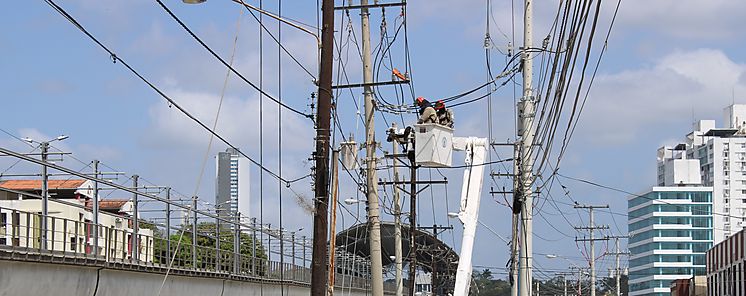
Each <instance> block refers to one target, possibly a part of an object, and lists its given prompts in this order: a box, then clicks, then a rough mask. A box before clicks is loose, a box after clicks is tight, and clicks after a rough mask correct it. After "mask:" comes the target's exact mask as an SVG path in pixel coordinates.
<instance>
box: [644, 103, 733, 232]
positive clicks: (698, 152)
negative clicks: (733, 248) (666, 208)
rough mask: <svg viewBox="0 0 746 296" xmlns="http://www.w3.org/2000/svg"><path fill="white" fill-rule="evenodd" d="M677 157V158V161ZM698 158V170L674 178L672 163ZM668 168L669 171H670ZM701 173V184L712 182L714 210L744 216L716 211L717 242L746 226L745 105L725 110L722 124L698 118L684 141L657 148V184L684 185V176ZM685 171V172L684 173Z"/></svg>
mask: <svg viewBox="0 0 746 296" xmlns="http://www.w3.org/2000/svg"><path fill="white" fill-rule="evenodd" d="M674 160H676V161H674ZM694 161H698V162H699V172H695V170H690V171H688V172H687V173H686V174H683V173H682V175H680V176H679V179H676V178H674V176H673V175H671V174H670V172H671V171H673V170H670V169H667V168H668V167H671V166H681V169H683V168H684V167H685V166H689V164H687V163H694ZM667 172H669V173H667ZM695 173H699V174H701V179H702V185H704V186H711V187H712V188H713V194H712V211H713V213H724V214H728V215H731V216H738V217H741V218H732V217H727V216H723V215H717V214H715V215H714V216H713V239H714V243H718V242H721V241H723V240H724V239H725V238H727V237H728V236H730V235H732V234H734V233H736V232H738V231H740V230H741V229H743V228H744V227H745V226H746V223H745V222H744V219H745V218H746V105H740V104H734V105H731V106H728V107H727V108H725V110H724V119H723V127H721V128H717V127H716V125H715V120H699V121H697V122H695V123H694V126H693V129H692V131H691V132H690V133H689V134H688V135H687V136H686V140H685V142H684V143H682V144H679V145H676V146H675V147H668V146H666V147H661V148H660V149H658V185H659V186H664V185H665V186H671V185H675V186H678V185H682V184H681V183H680V182H681V179H682V178H690V177H691V176H694V174H695ZM685 175H686V176H685Z"/></svg>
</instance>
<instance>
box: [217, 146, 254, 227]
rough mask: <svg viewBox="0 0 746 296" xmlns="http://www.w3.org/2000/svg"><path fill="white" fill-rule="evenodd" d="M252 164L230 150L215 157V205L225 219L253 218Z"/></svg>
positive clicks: (236, 152) (233, 150)
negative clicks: (236, 216)
mask: <svg viewBox="0 0 746 296" xmlns="http://www.w3.org/2000/svg"><path fill="white" fill-rule="evenodd" d="M250 166H251V164H250V163H249V160H248V159H246V158H245V157H243V156H242V155H241V154H240V153H239V152H238V151H237V150H235V149H233V148H228V149H226V150H225V152H218V155H216V156H215V205H216V207H217V208H216V210H218V214H219V215H221V216H223V217H235V215H236V213H241V217H251V216H250V214H251V175H250V174H251V170H250Z"/></svg>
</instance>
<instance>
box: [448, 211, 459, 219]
mask: <svg viewBox="0 0 746 296" xmlns="http://www.w3.org/2000/svg"><path fill="white" fill-rule="evenodd" d="M448 218H451V219H453V218H458V213H453V212H451V213H448Z"/></svg>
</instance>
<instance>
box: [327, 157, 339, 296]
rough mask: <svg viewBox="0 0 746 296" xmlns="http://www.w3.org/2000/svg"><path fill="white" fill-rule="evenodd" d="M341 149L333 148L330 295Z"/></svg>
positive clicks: (331, 289)
mask: <svg viewBox="0 0 746 296" xmlns="http://www.w3.org/2000/svg"><path fill="white" fill-rule="evenodd" d="M338 170H339V150H332V201H331V204H332V213H331V216H332V222H331V223H330V224H329V235H330V237H329V285H328V286H329V288H328V289H329V296H331V295H334V276H335V275H336V274H337V272H336V269H335V267H334V260H335V259H334V256H335V255H336V252H335V249H336V245H337V195H338V194H339V172H338Z"/></svg>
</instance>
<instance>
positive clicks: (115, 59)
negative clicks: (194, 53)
mask: <svg viewBox="0 0 746 296" xmlns="http://www.w3.org/2000/svg"><path fill="white" fill-rule="evenodd" d="M44 1H45V2H46V3H47V4H49V6H51V7H52V8H53V9H54V10H55V11H57V12H58V13H59V14H60V15H62V16H63V17H64V18H65V19H66V20H67V21H69V22H70V23H71V24H73V25H74V26H75V27H76V28H77V29H78V30H80V31H81V32H82V33H83V34H85V35H86V36H88V38H90V39H91V40H92V41H93V42H95V43H96V44H97V45H98V46H99V47H101V48H102V49H103V50H104V51H106V52H107V53H108V54H109V56H110V57H111V59H112V61H113V62H114V63H116V62H119V63H121V64H122V65H123V66H124V67H125V68H127V69H128V70H129V71H130V72H132V74H134V75H135V76H137V78H139V79H140V80H141V81H143V82H144V83H145V84H147V85H148V86H149V87H150V88H151V89H152V90H153V91H155V92H156V93H158V94H159V95H160V96H161V97H163V98H164V99H165V100H166V101H167V102H168V103H169V105H170V106H173V107H176V109H177V110H179V111H180V112H181V113H182V114H184V115H186V116H187V117H188V118H189V119H191V120H192V121H194V122H195V123H197V124H198V125H199V126H200V127H202V128H203V129H205V130H207V131H208V132H210V133H211V134H213V135H214V136H215V137H216V138H218V139H219V140H220V141H222V142H223V143H225V144H226V145H228V146H229V147H231V148H233V149H236V151H238V153H240V154H241V155H243V156H244V157H246V159H248V160H249V161H250V162H251V163H253V164H254V165H257V166H259V168H261V170H262V171H265V172H267V173H268V174H270V175H271V176H273V177H275V178H277V179H279V180H282V181H283V182H285V183H287V180H285V179H284V178H282V177H281V176H279V175H277V174H275V173H274V172H272V171H270V170H269V169H267V168H266V167H264V166H263V165H261V164H260V163H259V162H257V161H256V160H254V159H253V158H251V157H249V156H248V155H246V154H245V153H244V152H242V151H241V150H240V149H238V148H237V147H236V146H234V145H233V144H231V143H230V142H228V140H226V139H225V138H224V137H223V136H221V135H220V134H218V133H217V132H215V131H214V130H212V129H210V128H209V127H208V126H207V125H206V124H205V123H203V122H202V121H200V120H199V119H197V118H196V117H195V116H194V115H192V114H191V113H189V111H187V110H186V109H185V108H184V107H182V106H181V105H179V104H178V103H177V102H176V101H174V100H173V99H172V98H171V97H169V96H168V95H166V94H165V93H164V92H163V91H161V90H160V89H159V88H158V87H156V86H155V85H154V84H153V83H151V82H150V81H149V80H148V79H147V78H145V77H144V76H142V75H141V74H140V73H139V72H137V71H136V70H135V69H134V68H132V66H130V65H129V64H128V63H127V62H126V61H124V60H123V59H122V58H121V57H118V56H117V55H116V54H115V53H114V52H113V51H112V50H111V49H109V48H108V47H107V46H106V45H104V44H103V43H101V41H99V40H98V39H97V38H96V37H95V36H93V35H92V34H91V33H90V32H88V30H86V29H85V28H84V27H83V26H82V25H81V24H80V23H79V22H78V21H77V20H75V18H73V17H72V16H71V15H70V14H69V13H67V11H65V10H64V9H63V8H62V7H60V6H59V5H57V4H56V3H55V2H54V0H44ZM234 73H236V74H238V73H237V72H234ZM239 75H240V74H239ZM252 85H253V84H252ZM260 93H262V94H264V91H260ZM296 112H297V111H296ZM301 114H302V113H301ZM303 115H305V114H303Z"/></svg>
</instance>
